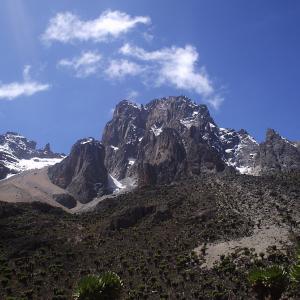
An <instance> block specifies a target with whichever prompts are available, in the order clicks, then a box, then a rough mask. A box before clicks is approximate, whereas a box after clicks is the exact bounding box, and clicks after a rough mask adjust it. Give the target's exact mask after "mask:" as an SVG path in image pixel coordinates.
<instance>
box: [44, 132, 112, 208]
mask: <svg viewBox="0 0 300 300" xmlns="http://www.w3.org/2000/svg"><path fill="white" fill-rule="evenodd" d="M104 157H105V149H104V146H103V145H102V144H101V143H100V142H99V141H96V140H94V139H92V138H88V139H82V140H79V141H78V142H77V143H76V144H75V145H74V146H73V147H72V149H71V152H70V155H69V156H68V157H67V158H65V159H64V160H63V161H62V162H61V163H58V164H55V165H54V166H51V167H50V168H49V170H48V175H49V178H50V180H51V181H52V182H53V183H54V184H56V185H58V186H59V187H61V188H63V189H66V190H67V191H68V192H70V193H71V194H72V195H74V197H75V198H76V199H77V200H78V201H79V202H81V203H87V202H89V201H91V200H92V199H93V198H95V197H97V196H103V195H104V194H108V193H111V191H110V190H109V189H108V182H109V180H108V173H107V170H106V168H105V166H104Z"/></svg>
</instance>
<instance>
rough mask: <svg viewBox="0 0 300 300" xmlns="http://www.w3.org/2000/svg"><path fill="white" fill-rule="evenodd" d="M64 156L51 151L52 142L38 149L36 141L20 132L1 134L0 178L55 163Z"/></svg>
mask: <svg viewBox="0 0 300 300" xmlns="http://www.w3.org/2000/svg"><path fill="white" fill-rule="evenodd" d="M62 158H63V155H62V154H58V153H53V152H52V151H51V149H50V144H47V145H46V146H45V148H44V149H36V142H34V141H30V140H28V139H27V138H25V137H24V136H22V135H19V134H18V133H15V132H7V133H5V134H3V135H0V179H4V178H6V177H9V176H12V175H14V174H17V173H20V172H23V171H26V170H31V169H40V168H43V167H46V166H50V165H53V164H55V163H57V162H60V161H61V160H62Z"/></svg>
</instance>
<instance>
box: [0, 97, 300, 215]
mask: <svg viewBox="0 0 300 300" xmlns="http://www.w3.org/2000/svg"><path fill="white" fill-rule="evenodd" d="M0 145H1V148H0V149H1V151H2V152H1V153H2V156H1V157H2V159H1V163H2V164H0V172H1V174H2V178H4V177H6V176H10V174H13V173H18V172H20V171H22V170H28V169H30V168H32V169H33V168H36V167H43V166H45V165H46V164H48V165H53V164H54V165H53V166H51V167H50V168H49V170H48V177H49V178H48V182H47V183H46V182H45V180H44V179H45V178H44V177H43V178H44V179H43V180H44V181H43V182H44V183H43V185H40V183H39V184H37V185H38V186H39V187H40V191H41V192H42V191H44V194H49V193H48V192H47V191H48V190H53V184H54V185H56V186H58V187H59V188H61V189H62V190H63V191H65V192H64V193H61V192H60V193H59V194H56V195H55V196H53V197H54V201H55V202H54V203H55V204H56V203H57V202H58V203H59V204H62V205H63V203H66V204H67V205H66V207H67V208H72V209H73V208H74V210H76V209H79V210H81V209H85V208H84V207H86V208H92V207H94V206H95V205H96V204H97V201H101V199H103V198H105V197H107V196H108V195H115V194H116V193H118V192H125V191H128V190H130V189H132V188H136V187H142V186H147V185H157V184H158V185H161V184H171V183H173V182H175V181H180V180H183V179H186V178H192V177H195V176H200V175H202V174H217V173H224V174H235V173H236V174H247V175H255V176H260V175H267V174H271V173H274V172H290V171H293V170H300V151H299V146H298V144H296V143H293V142H290V141H288V140H287V139H285V138H283V137H281V136H280V135H279V134H278V133H276V132H275V131H274V130H273V129H269V130H268V131H267V134H266V140H265V142H263V143H261V144H259V143H258V142H257V141H255V139H254V138H253V137H252V136H251V135H250V134H249V133H248V132H247V131H246V130H245V129H241V130H238V131H236V130H234V129H227V128H222V127H219V126H218V125H217V124H216V122H215V121H214V120H213V118H212V117H211V115H210V113H209V110H208V108H207V106H206V105H203V104H196V103H194V102H193V101H192V100H190V99H189V98H187V97H185V96H178V97H174V96H170V97H165V98H161V99H155V100H153V101H151V102H149V103H148V104H146V105H138V104H136V103H132V102H130V101H127V100H123V101H121V102H120V103H119V104H117V106H116V108H115V110H114V113H113V116H112V119H111V120H110V121H109V122H108V123H107V124H106V126H105V128H104V131H103V136H102V140H101V142H100V141H97V140H95V139H93V138H87V139H82V140H79V141H78V142H76V143H75V145H74V146H73V147H72V149H71V152H70V154H69V155H68V156H67V157H66V158H65V159H63V160H62V156H61V155H59V154H55V153H53V152H52V151H51V149H50V146H49V145H46V147H45V148H44V149H43V150H37V149H36V143H35V142H32V141H29V140H27V139H26V138H24V137H22V136H19V135H17V134H15V133H7V134H5V135H3V136H1V139H0ZM55 163H57V164H55ZM39 174H41V175H39V176H44V173H39ZM28 176H31V178H37V179H38V177H39V176H35V177H34V176H32V174H29V175H28ZM22 178H23V177H22ZM18 180H21V179H20V178H18V179H16V180H12V181H9V182H8V183H7V184H6V185H3V188H4V187H5V189H6V190H8V189H9V190H11V191H15V187H14V186H16V185H18V186H20V187H22V189H25V191H24V194H26V192H27V191H26V189H27V188H28V189H30V190H31V186H30V185H28V182H27V180H26V177H24V179H22V180H23V181H24V182H23V183H22V184H20V183H18V184H17V183H16V181H18ZM29 182H31V180H30V181H29ZM8 186H9V188H8ZM0 194H1V185H0ZM11 194H13V193H10V195H11ZM27 194H28V193H27ZM23 197H25V198H26V199H28V197H27V196H25V195H23ZM51 197H52V196H51ZM53 197H52V198H53ZM52 198H51V199H50V198H49V197H48V196H47V197H46V198H43V199H47V202H48V203H52V201H53V199H52ZM94 199H95V200H94ZM78 203H80V205H79V206H78V207H75V206H76V205H77V204H78ZM87 203H88V204H89V205H87Z"/></svg>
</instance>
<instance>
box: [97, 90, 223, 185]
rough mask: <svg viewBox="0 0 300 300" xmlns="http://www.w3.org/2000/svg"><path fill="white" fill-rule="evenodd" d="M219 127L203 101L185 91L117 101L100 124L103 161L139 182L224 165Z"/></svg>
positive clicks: (119, 176) (215, 169)
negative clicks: (143, 102)
mask: <svg viewBox="0 0 300 300" xmlns="http://www.w3.org/2000/svg"><path fill="white" fill-rule="evenodd" d="M218 130H219V129H218V127H217V125H216V124H215V123H214V120H213V119H212V117H211V116H210V114H209V111H208V109H207V107H206V105H197V104H195V103H193V102H192V101H191V100H190V99H188V98H187V97H184V96H180V97H168V98H162V99H155V100H153V101H151V102H150V103H148V104H147V105H145V106H138V105H136V104H134V103H131V102H129V101H121V102H120V103H119V104H118V105H117V107H116V109H115V112H114V115H113V118H112V120H111V121H110V122H108V124H107V125H106V127H105V129H104V133H103V138H102V142H103V144H104V145H105V147H106V158H105V165H106V166H107V168H108V171H109V172H110V173H111V174H112V175H113V176H114V177H116V178H117V179H118V180H122V179H124V178H126V177H131V178H134V179H136V180H137V181H138V182H139V183H140V184H156V183H170V182H171V181H172V180H175V179H177V178H179V177H180V176H182V175H183V174H185V175H187V174H199V173H200V172H206V171H208V172H218V171H222V170H224V168H225V164H224V162H223V161H222V159H221V156H222V154H223V148H222V144H221V143H220V141H219V139H218Z"/></svg>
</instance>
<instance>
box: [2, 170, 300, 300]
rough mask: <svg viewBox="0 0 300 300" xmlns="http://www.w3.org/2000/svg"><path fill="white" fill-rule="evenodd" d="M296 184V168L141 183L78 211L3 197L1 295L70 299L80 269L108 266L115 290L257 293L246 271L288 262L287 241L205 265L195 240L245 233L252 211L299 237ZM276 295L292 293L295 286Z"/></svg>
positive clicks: (130, 295)
mask: <svg viewBox="0 0 300 300" xmlns="http://www.w3.org/2000/svg"><path fill="white" fill-rule="evenodd" d="M299 191H300V176H299V174H290V175H286V174H284V175H279V176H273V177H265V178H255V177H250V176H232V177H213V176H212V177H206V178H197V179H191V180H187V181H184V182H180V183H178V184H174V185H172V186H161V187H156V188H150V187H149V188H143V189H140V190H138V191H136V192H134V193H129V194H124V195H120V196H119V197H117V198H114V199H109V200H108V201H103V202H102V203H100V204H99V206H98V207H97V211H95V212H92V213H87V214H83V215H70V214H66V213H64V212H63V211H61V210H60V209H55V208H51V207H49V206H47V205H44V204H40V203H33V204H27V205H26V204H7V203H0V285H1V288H0V299H11V300H12V299H73V298H74V296H76V295H77V296H76V297H79V295H78V290H76V287H78V284H79V282H80V280H81V279H82V278H84V277H85V276H87V275H90V274H104V273H105V272H107V271H111V272H114V273H115V274H118V276H120V278H121V279H122V286H123V288H122V289H120V290H119V292H120V293H121V294H120V298H121V299H257V298H258V297H260V296H259V295H258V293H257V289H256V287H255V285H256V283H257V284H258V283H259V282H260V281H259V280H260V279H259V278H260V277H259V276H260V275H259V274H257V275H256V279H255V278H254V279H253V278H252V279H251V275H250V274H251V272H253V270H260V271H261V272H263V270H269V271H270V269H268V268H269V267H270V266H274V265H276V266H280V267H281V268H283V270H290V268H291V266H296V264H295V263H296V259H295V257H296V254H295V249H294V247H293V246H290V248H289V249H288V250H287V252H282V251H280V250H279V249H278V248H276V247H270V248H269V249H268V250H267V252H266V253H260V254H257V253H255V251H254V250H253V249H251V248H243V249H237V250H236V251H235V252H234V253H231V254H229V255H227V256H222V257H221V261H219V262H218V263H216V264H215V266H214V267H213V268H211V269H207V268H205V267H203V262H205V256H206V255H207V254H206V253H205V251H203V253H202V254H200V255H197V254H196V253H195V252H194V249H195V248H196V247H197V246H199V245H200V244H204V245H205V244H206V243H211V242H214V241H220V240H230V239H237V238H239V237H243V236H248V235H251V234H252V233H253V229H254V227H255V226H256V223H255V222H256V221H255V218H258V217H259V218H260V220H259V222H260V224H263V223H264V222H265V223H266V224H267V222H271V221H272V222H273V218H274V222H275V221H276V222H278V223H280V224H285V225H288V226H289V228H290V231H291V237H293V239H294V240H295V242H296V239H297V236H298V218H299V216H300V211H299V208H300V203H299V204H298V201H299V194H300V193H299ZM297 200H298V201H297ZM254 216H255V218H254ZM293 270H294V271H293V272H294V273H295V270H296V267H294V268H293ZM275 271H276V270H275ZM293 272H292V271H291V272H290V274H293ZM252 274H253V273H252ZM249 276H250V277H249ZM252 277H255V276H252ZM257 278H258V280H257ZM249 279H250V280H249ZM97 282H99V278H98V281H97ZM94 283H95V282H94ZM86 284H87V283H86ZM83 285H84V284H83ZM96 285H97V284H96ZM74 291H75V292H74ZM76 291H77V294H76ZM282 296H283V297H285V299H286V298H288V299H299V298H300V289H299V285H297V284H290V283H288V284H286V285H285V286H284V289H283V291H282ZM261 297H262V296H261ZM263 297H265V296H263ZM82 299H84V298H82ZM86 299H88V298H86Z"/></svg>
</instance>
